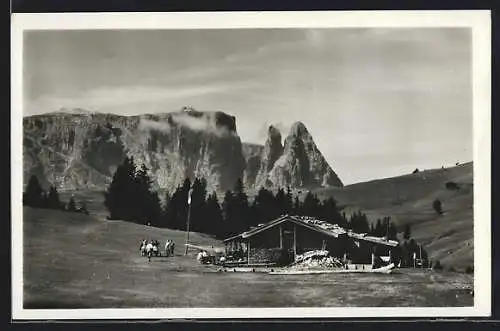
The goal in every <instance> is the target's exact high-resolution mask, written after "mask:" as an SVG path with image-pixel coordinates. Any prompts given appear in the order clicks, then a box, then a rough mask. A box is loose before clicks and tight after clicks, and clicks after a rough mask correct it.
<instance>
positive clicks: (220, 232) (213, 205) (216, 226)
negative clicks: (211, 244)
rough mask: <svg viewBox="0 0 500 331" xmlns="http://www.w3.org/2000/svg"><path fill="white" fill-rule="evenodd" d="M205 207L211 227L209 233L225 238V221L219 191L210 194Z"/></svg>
mask: <svg viewBox="0 0 500 331" xmlns="http://www.w3.org/2000/svg"><path fill="white" fill-rule="evenodd" d="M205 208H206V211H205V215H206V218H207V220H208V221H209V223H210V227H211V228H210V229H209V232H208V233H210V234H213V235H215V236H216V237H217V238H224V235H225V231H224V222H223V219H222V210H221V208H220V205H219V201H218V198H217V193H215V192H213V193H212V194H210V195H209V196H208V198H207V201H206V207H205Z"/></svg>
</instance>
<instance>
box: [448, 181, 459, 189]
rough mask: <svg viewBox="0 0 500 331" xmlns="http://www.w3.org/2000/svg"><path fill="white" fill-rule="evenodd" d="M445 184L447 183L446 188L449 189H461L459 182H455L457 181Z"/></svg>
mask: <svg viewBox="0 0 500 331" xmlns="http://www.w3.org/2000/svg"><path fill="white" fill-rule="evenodd" d="M445 185H446V188H447V189H448V190H458V189H460V187H459V186H458V184H457V183H455V182H447V183H446V184H445Z"/></svg>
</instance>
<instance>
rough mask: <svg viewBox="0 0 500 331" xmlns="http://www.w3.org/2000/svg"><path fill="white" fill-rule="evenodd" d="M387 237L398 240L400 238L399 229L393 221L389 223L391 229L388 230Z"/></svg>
mask: <svg viewBox="0 0 500 331" xmlns="http://www.w3.org/2000/svg"><path fill="white" fill-rule="evenodd" d="M387 238H388V239H389V240H397V239H398V229H397V228H396V225H395V224H394V223H393V222H390V223H389V231H388V236H387Z"/></svg>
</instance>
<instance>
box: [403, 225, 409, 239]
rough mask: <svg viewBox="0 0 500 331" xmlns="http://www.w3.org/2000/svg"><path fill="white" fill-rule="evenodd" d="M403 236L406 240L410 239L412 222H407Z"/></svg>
mask: <svg viewBox="0 0 500 331" xmlns="http://www.w3.org/2000/svg"><path fill="white" fill-rule="evenodd" d="M403 238H404V239H405V240H408V239H410V238H411V228H410V224H406V225H405V231H404V232H403Z"/></svg>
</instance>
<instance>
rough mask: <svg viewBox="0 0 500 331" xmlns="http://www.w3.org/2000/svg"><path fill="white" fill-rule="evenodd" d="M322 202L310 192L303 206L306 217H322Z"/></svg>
mask: <svg viewBox="0 0 500 331" xmlns="http://www.w3.org/2000/svg"><path fill="white" fill-rule="evenodd" d="M320 209H321V208H320V201H319V199H318V197H317V196H315V195H313V194H312V193H311V191H308V192H307V194H306V196H305V198H304V202H303V205H302V212H303V214H304V215H305V216H311V217H321V215H320V213H321V210H320Z"/></svg>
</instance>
